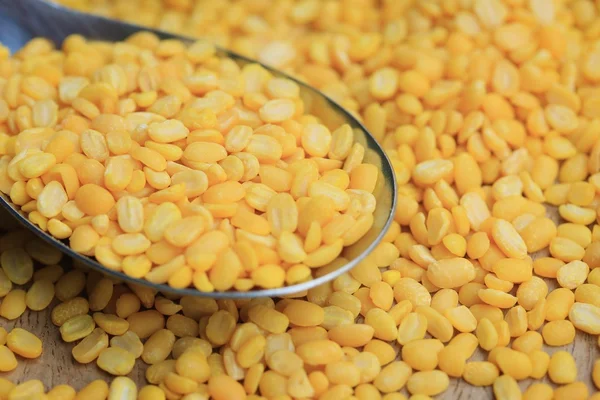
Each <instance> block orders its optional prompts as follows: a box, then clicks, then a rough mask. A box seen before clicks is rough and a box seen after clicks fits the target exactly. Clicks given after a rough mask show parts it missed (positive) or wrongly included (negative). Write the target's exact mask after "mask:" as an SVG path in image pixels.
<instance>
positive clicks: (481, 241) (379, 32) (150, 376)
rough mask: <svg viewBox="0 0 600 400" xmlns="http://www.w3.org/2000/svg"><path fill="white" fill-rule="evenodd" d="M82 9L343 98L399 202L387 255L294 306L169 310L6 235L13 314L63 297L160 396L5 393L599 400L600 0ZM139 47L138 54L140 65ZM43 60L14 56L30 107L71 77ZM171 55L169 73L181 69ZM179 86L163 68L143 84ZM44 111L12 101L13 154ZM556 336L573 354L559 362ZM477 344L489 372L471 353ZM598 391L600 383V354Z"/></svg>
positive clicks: (25, 389) (111, 365)
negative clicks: (587, 344) (470, 392)
mask: <svg viewBox="0 0 600 400" xmlns="http://www.w3.org/2000/svg"><path fill="white" fill-rule="evenodd" d="M64 3H66V4H68V5H70V6H73V7H77V8H82V9H85V10H89V11H92V12H96V13H101V14H105V15H109V16H113V17H116V18H120V19H127V20H129V21H133V22H137V23H142V24H146V25H152V26H156V27H159V28H161V29H166V30H172V31H177V32H181V33H185V34H188V35H193V36H196V37H203V38H208V39H211V40H215V41H216V42H217V43H219V44H221V45H224V46H227V47H229V48H232V49H234V50H236V51H239V52H242V53H244V54H247V55H250V56H252V57H255V58H257V59H258V60H260V61H262V62H265V63H267V64H270V65H273V66H275V67H277V68H281V69H284V70H286V71H290V72H292V73H294V74H295V76H298V77H299V78H301V79H304V80H305V81H306V82H308V83H309V84H311V85H313V86H315V87H317V88H319V89H321V90H323V91H324V92H325V93H327V94H328V95H329V96H331V97H332V98H334V99H335V100H337V101H338V102H339V103H340V104H342V105H343V106H344V107H346V108H347V109H348V110H350V111H351V112H353V113H354V114H356V115H357V116H360V118H361V119H362V120H363V122H364V123H365V124H366V125H367V127H368V128H369V129H370V131H371V132H372V133H373V134H374V136H375V137H376V138H377V139H378V140H379V141H380V143H381V144H382V145H383V147H384V148H385V150H386V152H387V154H388V156H389V157H390V158H391V160H392V163H393V167H394V169H395V172H396V179H397V183H398V185H399V190H398V195H399V203H398V212H397V214H396V216H395V223H394V224H393V226H392V227H391V229H390V230H389V232H388V233H387V235H386V237H385V239H384V241H383V243H381V244H380V245H379V246H378V247H377V249H376V250H375V251H374V252H373V254H372V255H371V256H370V257H369V258H368V259H367V260H366V261H364V262H363V263H361V264H360V265H359V266H358V267H357V268H355V269H353V270H352V271H351V272H349V273H347V274H344V275H342V276H340V277H339V278H337V279H336V280H335V281H333V282H331V283H328V284H325V285H322V286H320V287H317V288H315V289H311V290H309V291H308V292H307V293H301V294H298V297H296V298H294V299H291V298H290V299H269V298H263V299H256V300H252V301H230V300H219V301H215V300H210V299H198V298H191V297H183V298H181V299H174V298H167V297H163V296H162V295H160V294H156V293H154V292H152V291H151V290H149V289H147V288H143V287H138V286H127V285H123V284H120V283H117V282H112V281H111V280H108V279H102V278H100V277H98V276H96V275H95V274H93V273H90V274H87V275H86V272H85V271H82V270H79V269H73V270H70V271H69V272H67V273H64V270H63V268H61V267H58V266H56V265H55V264H56V263H58V261H55V260H56V258H58V259H60V255H57V254H56V253H55V252H53V251H52V250H49V249H48V248H47V247H44V246H40V242H38V241H35V240H34V241H33V242H32V238H31V236H30V235H28V234H26V233H24V232H22V231H15V232H11V233H8V234H6V235H5V236H3V237H2V238H1V239H0V250H2V253H1V254H0V263H1V264H2V267H3V269H4V270H5V271H6V274H5V275H6V277H5V276H4V274H2V275H0V290H1V291H0V296H2V303H1V304H0V316H2V317H4V318H10V319H16V318H18V317H19V316H20V315H21V314H22V313H23V312H24V311H25V310H26V308H30V309H32V310H35V309H36V308H37V309H43V308H44V307H47V306H48V304H49V303H50V301H51V299H52V297H54V296H56V298H58V300H60V301H61V303H60V304H59V305H58V306H56V307H55V308H54V309H53V311H52V317H53V322H54V323H55V324H56V325H58V326H60V330H61V335H62V338H63V339H64V340H65V341H67V342H73V343H77V344H76V346H75V347H73V357H74V358H75V359H76V360H77V361H78V362H83V363H91V362H95V363H96V364H97V365H98V367H99V368H101V369H103V370H105V371H108V372H109V373H111V374H113V375H127V373H128V372H129V371H131V370H132V368H133V367H134V364H135V362H136V361H135V360H136V359H137V358H142V362H144V363H146V364H150V367H149V368H148V369H147V373H146V379H147V381H148V383H149V385H147V386H145V387H143V388H142V387H139V388H136V384H135V383H134V382H133V381H132V380H130V379H129V378H126V377H122V376H121V377H119V378H116V379H114V380H113V381H112V382H111V383H110V384H107V383H105V382H104V381H94V382H91V383H90V384H89V385H88V386H87V387H85V388H83V389H81V390H80V391H79V392H78V393H77V394H76V392H75V390H74V389H72V388H70V387H67V386H59V387H56V388H45V387H44V386H43V384H42V383H41V382H40V381H37V380H32V381H28V382H15V383H14V384H18V386H16V387H14V388H13V386H14V384H13V383H10V382H9V381H6V380H2V379H0V399H2V400H4V398H6V399H8V400H16V399H23V398H28V399H29V398H31V399H33V398H40V399H52V400H53V399H73V398H77V399H81V400H83V399H93V400H95V399H96V398H98V399H105V398H107V397H108V396H109V394H110V396H111V398H120V399H136V396H137V398H139V399H140V400H148V399H164V398H167V399H183V400H198V399H207V398H212V399H215V400H237V399H244V398H248V399H268V400H270V399H313V398H314V399H319V400H338V399H358V400H370V399H375V400H377V399H382V400H402V399H406V398H412V399H414V400H417V399H421V400H422V399H427V398H430V397H433V396H436V395H438V394H440V393H443V392H444V391H445V390H446V389H447V388H448V387H449V385H450V380H451V379H462V380H464V381H465V382H466V383H468V384H470V385H474V386H489V387H491V388H492V390H493V393H494V395H495V397H496V398H497V399H500V400H509V399H521V398H523V399H527V400H537V399H541V400H544V399H553V398H554V399H565V400H578V399H587V398H591V399H594V400H595V399H598V398H600V395H598V394H595V395H592V394H591V393H590V390H591V389H592V388H590V387H588V386H587V385H586V384H585V383H584V382H583V381H584V380H586V381H587V380H588V377H585V376H582V373H581V371H577V367H576V363H575V360H574V359H573V356H572V355H571V354H570V353H569V352H567V351H564V349H565V348H566V347H565V346H567V345H569V344H571V343H572V342H573V341H574V339H575V334H576V330H579V331H583V332H585V333H587V334H589V335H594V337H597V336H598V335H600V272H598V271H600V269H598V267H599V266H600V225H599V224H598V213H597V210H598V209H599V206H600V196H599V193H600V119H599V117H598V116H599V115H600V88H598V83H599V82H600V41H599V40H600V18H598V17H599V14H600V3H599V2H598V1H595V2H594V1H592V0H504V1H501V0H418V1H410V0H406V1H405V0H381V1H375V0H341V1H338V0H325V1H318V0H299V1H293V0H284V1H277V2H271V1H268V0H239V1H219V2H216V1H209V0H196V1H192V0H164V1H159V0H152V1H150V0H147V1H141V0H140V1H93V2H92V1H77V0H69V1H64ZM141 37H143V38H148V36H147V35H146V36H141ZM138 38H139V37H138ZM77 40H79V39H77ZM83 43H85V42H83ZM167 43H172V42H167ZM157 46H158V47H161V46H164V47H169V46H171V44H168V45H167V44H164V42H161V43H159V44H158V45H157ZM197 46H206V45H205V44H198V45H197ZM116 48H117V46H114V49H115V51H116ZM97 50H98V51H99V52H100V53H101V56H93V55H92V54H90V53H92V52H90V53H87V52H85V53H84V54H78V55H73V57H71V58H70V59H68V60H65V63H66V64H65V66H66V65H69V68H73V70H74V71H77V73H76V74H74V75H86V74H91V73H92V72H91V71H93V69H94V68H96V67H95V65H96V64H94V63H96V62H103V61H104V60H105V58H104V57H107V54H105V53H104V52H105V51H108V50H107V47H106V45H102V46H100V48H99V49H97ZM129 50H130V47H128V46H125V47H122V48H119V54H120V56H122V57H124V58H125V59H126V60H127V61H126V62H129V59H128V58H127V57H128V55H129V54H130V52H129ZM57 54H58V53H57V52H55V51H50V52H49V53H48V55H47V56H48V57H50V58H52V57H59V55H57ZM145 54H146V53H145ZM25 56H26V53H22V54H21V56H20V57H21V58H17V59H14V58H13V59H9V58H6V59H5V60H4V61H3V62H1V63H0V76H1V77H2V79H0V88H1V89H0V92H1V93H2V94H3V95H2V97H3V98H5V101H7V100H6V95H7V94H9V93H14V92H15V90H18V89H19V88H20V89H21V91H24V93H25V96H27V97H21V100H19V98H17V100H15V103H14V104H21V103H20V102H23V104H24V105H27V104H28V103H27V101H28V99H29V98H30V97H31V96H30V94H31V93H37V92H35V91H31V90H30V91H29V92H27V90H28V88H27V85H26V86H25V87H23V86H22V84H23V82H25V76H29V75H33V76H36V77H39V78H41V79H42V80H48V82H52V79H59V78H60V76H58V75H55V74H54V73H53V72H48V71H52V69H50V68H46V65H44V68H42V67H40V66H39V64H36V60H37V61H39V58H38V57H36V56H35V54H33V55H31V57H25ZM171 56H172V55H171ZM171 56H169V55H167V56H166V61H165V62H166V64H167V65H168V68H166V71H162V72H161V74H163V73H164V74H171V73H177V71H179V69H178V68H179V67H180V66H178V64H177V65H172V64H170V63H169V62H168V60H169V59H170V57H171ZM28 59H31V61H28ZM67 61H68V63H67ZM101 65H104V64H101ZM228 68H229V66H227V67H226V68H225V67H224V69H225V70H226V72H229V69H228ZM16 70H19V71H23V72H22V74H23V75H24V76H22V77H21V78H20V79H21V81H18V82H17V81H16V79H15V78H14V76H15V73H14V72H15V71H16ZM217 70H218V71H219V72H222V70H221V69H217ZM25 71H30V72H27V73H25ZM36 73H37V75H36ZM127 73H133V71H128V72H127ZM137 73H139V74H142V70H140V71H137ZM161 74H158V75H151V74H149V73H148V72H144V73H143V74H142V75H141V76H142V77H143V78H142V82H144V84H148V85H151V84H154V83H156V81H155V79H159V78H160V77H161V76H162V75H161ZM219 76H220V75H219ZM98 79H101V80H102V81H104V79H106V81H104V82H105V83H106V84H107V86H106V87H109V86H111V85H113V84H114V83H115V82H118V81H119V78H118V77H117V76H115V75H113V72H110V71H107V72H105V74H103V75H102V78H98ZM92 80H94V78H93V77H92ZM36 81H38V82H39V80H36ZM152 82H154V83H152ZM46 86H48V87H49V86H51V87H52V88H55V86H52V85H46ZM113 89H114V90H118V89H115V86H113ZM169 90H173V92H169V95H173V94H172V93H179V90H178V87H173V88H169ZM50 92H51V91H50V90H49V93H50ZM27 93H29V94H27ZM159 93H161V92H160V90H159V91H158V93H157V95H158V94H159ZM166 93H167V92H165V94H166ZM58 95H59V96H60V93H59V94H58ZM157 97H158V96H157ZM149 98H150V100H152V97H149ZM203 98H205V97H203ZM102 99H103V97H102V96H100V97H99V98H96V99H95V101H97V102H99V104H98V105H96V107H103V106H104V103H103V100H102ZM132 100H133V102H134V103H135V104H136V105H137V104H138V102H139V101H150V100H148V99H147V98H146V97H145V96H141V95H140V96H139V97H134V98H133V99H132ZM254 100H255V99H253V101H254ZM155 101H156V100H155ZM92 103H93V102H92ZM127 103H131V102H130V101H127ZM8 104H9V103H8V101H7V105H8ZM85 104H86V105H87V103H85ZM78 107H79V106H78ZM45 109H46V108H45V106H44V108H43V110H45ZM73 109H74V110H75V112H74V113H73V114H71V115H59V116H57V121H58V118H61V121H62V119H64V118H69V119H71V120H72V121H71V123H70V125H69V126H71V127H72V128H70V129H72V130H73V131H75V132H82V130H80V129H81V127H82V126H84V127H85V129H88V128H90V127H88V126H87V125H86V124H84V121H85V119H86V118H88V117H86V116H85V114H83V113H82V111H83V112H86V111H87V110H86V108H85V107H81V108H79V109H76V108H73ZM0 110H1V108H0ZM24 110H25V108H22V109H21V111H19V108H16V109H15V108H12V107H11V108H10V112H9V109H8V107H6V110H5V111H4V113H5V114H6V115H7V117H6V118H5V122H3V123H2V125H0V130H5V131H6V138H5V144H8V143H9V141H10V137H12V136H13V134H11V133H12V132H13V131H11V129H13V128H11V127H10V125H9V122H8V121H12V122H10V123H11V124H13V126H23V125H22V124H24V123H25V124H26V123H28V122H29V121H31V122H33V121H34V120H35V121H40V120H41V121H47V120H45V119H43V118H42V116H40V114H37V113H39V110H38V111H37V112H36V113H34V111H35V110H34V109H31V115H30V114H28V111H24ZM10 115H12V117H9V116H10ZM33 115H38V117H36V118H35V119H34V118H33ZM42 115H46V114H43V113H42ZM38 118H40V119H38ZM165 118H166V117H165ZM19 124H21V125H19ZM25 126H26V125H25ZM91 129H94V128H93V127H91ZM287 129H290V128H288V127H284V128H283V130H284V132H286V133H289V132H287ZM217 131H219V130H218V129H217ZM219 133H220V131H219ZM133 134H134V135H137V134H139V132H138V133H136V132H134V133H133ZM217 136H218V135H217ZM134 137H135V136H134ZM35 139H38V137H37V136H36V137H35ZM28 140H34V138H31V139H28ZM40 140H42V141H43V140H44V139H40ZM134 141H135V139H134ZM15 144H16V143H15ZM86 158H87V155H86ZM338 168H339V167H338ZM342 169H343V166H342ZM86 173H89V175H90V176H97V175H95V174H98V172H97V170H96V169H93V168H90V171H89V172H86ZM336 178H337V177H336ZM60 179H63V182H64V178H62V177H61V178H60ZM42 183H43V182H42ZM32 185H33V184H32ZM32 189H35V188H30V190H32ZM160 190H162V189H160ZM24 192H25V193H27V188H25V189H24ZM24 204H26V203H23V205H24ZM557 216H558V217H560V220H559V219H558V218H557ZM40 220H42V219H40ZM109 220H110V221H112V220H111V219H110V218H109ZM223 220H224V221H225V220H229V218H227V217H225V218H223ZM90 224H91V222H90ZM227 224H231V225H229V226H233V223H232V222H231V221H229V222H228V223H225V225H227ZM97 225H98V222H96V226H97ZM91 227H92V228H93V229H94V230H95V227H94V225H93V224H92V225H91ZM221 228H222V227H218V228H217V229H216V231H219V230H221V231H222V230H223V229H229V228H222V229H221ZM234 239H237V238H235V237H234ZM322 240H323V241H325V240H326V237H325V236H323V237H322ZM252 247H253V248H254V249H256V248H259V249H260V247H256V246H252ZM167 248H168V246H165V247H164V249H167ZM40 249H41V250H40ZM164 249H162V248H161V249H159V250H160V251H158V252H157V253H158V254H163V251H164ZM7 252H8V255H5V254H6V253H7ZM269 254H272V253H269ZM534 254H535V255H534ZM146 256H147V257H149V256H148V255H147V254H146ZM32 260H35V262H34V261H32ZM5 264H6V265H8V268H7V267H6V266H5ZM15 264H18V265H19V266H21V268H15V267H14V265H15ZM34 264H39V265H38V267H41V269H38V270H37V271H36V272H35V274H34ZM43 265H45V266H43ZM42 266H43V267H42ZM123 268H125V266H123ZM17 271H18V272H17ZM42 271H44V272H42ZM36 274H37V277H36ZM11 275H12V276H11ZM32 276H33V280H34V283H33V284H32V285H31V286H28V285H29V284H28V283H27V282H29V281H30V280H31V279H32ZM11 282H12V283H11ZM38 282H43V283H38ZM13 284H15V287H14V289H12V290H11V288H12V287H13ZM20 285H26V286H24V288H25V289H27V290H26V291H25V290H24V289H21V286H20ZM234 288H235V286H234ZM215 289H216V288H215ZM236 289H238V288H236ZM32 292H33V293H32ZM30 293H31V294H30ZM109 294H110V296H109ZM49 299H50V300H49ZM30 303H31V304H30ZM8 335H12V336H11V337H12V340H9V339H3V337H4V334H3V333H0V341H4V340H7V346H1V347H0V354H1V355H4V357H2V358H0V359H1V360H5V359H6V360H9V361H8V362H6V363H2V364H0V369H12V368H14V366H15V364H16V362H18V361H17V358H18V359H20V358H21V357H27V356H35V355H36V354H38V352H39V342H38V341H37V340H36V339H35V338H33V337H31V336H30V335H28V334H27V333H25V332H23V331H19V330H17V332H15V333H13V331H11V332H10V333H8ZM19 339H21V340H22V341H21V342H20V341H19ZM22 343H26V345H23V344H22ZM548 346H551V347H557V348H558V349H560V350H559V351H554V352H552V355H549V354H548V353H547V352H546V350H547V349H548ZM478 348H479V349H481V350H483V351H484V353H485V354H486V357H485V361H479V360H477V361H475V360H474V359H473V358H472V356H473V354H474V352H475V351H476V350H477V352H479V351H480V350H478ZM13 353H14V354H16V355H17V356H16V358H14V359H13V358H12V356H11V354H13ZM528 378H533V379H535V380H542V379H543V380H545V381H546V382H548V379H549V381H550V382H552V385H550V384H547V383H533V384H531V385H530V386H529V387H528V388H527V389H526V390H525V391H524V393H521V389H520V387H519V385H518V382H520V381H522V380H525V379H528ZM67 379H68V378H67V377H65V381H66V380H67ZM592 381H593V382H594V384H595V385H596V387H597V388H600V360H599V361H596V363H595V364H594V368H593V373H592ZM78 389H80V388H78ZM138 389H139V391H138ZM45 391H49V392H47V394H46V395H45V396H44V394H43V393H45ZM28 396H29V397H28ZM588 396H591V397H588Z"/></svg>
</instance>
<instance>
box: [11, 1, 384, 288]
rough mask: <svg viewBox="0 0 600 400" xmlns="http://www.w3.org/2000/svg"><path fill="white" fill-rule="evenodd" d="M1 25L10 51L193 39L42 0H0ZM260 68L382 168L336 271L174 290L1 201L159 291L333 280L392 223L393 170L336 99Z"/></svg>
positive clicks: (61, 245) (85, 260) (87, 261)
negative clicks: (37, 40) (371, 203)
mask: <svg viewBox="0 0 600 400" xmlns="http://www.w3.org/2000/svg"><path fill="white" fill-rule="evenodd" d="M0 27H1V28H0V42H1V43H3V44H4V45H5V46H8V47H9V48H10V50H11V51H12V52H15V51H17V50H18V49H20V48H21V47H22V46H23V45H24V44H25V43H26V42H27V41H28V40H30V39H32V38H34V37H40V36H41V37H45V38H47V39H49V40H51V41H53V42H54V43H55V44H56V45H57V46H60V45H61V43H62V42H63V40H64V39H65V38H66V37H67V36H69V35H71V34H80V35H83V36H85V37H87V38H88V39H95V40H103V41H122V40H124V39H125V38H127V37H128V36H130V35H132V34H133V33H135V32H138V31H140V30H145V31H150V32H153V33H155V34H156V35H158V36H159V37H160V38H161V39H168V38H175V39H179V40H182V41H183V42H187V43H191V42H193V39H191V38H186V37H182V36H178V35H173V34H170V33H167V32H163V31H159V30H155V29H150V28H146V27H141V26H137V25H132V24H128V23H124V22H120V21H116V20H112V19H108V18H104V17H100V16H95V15H91V14H84V13H81V12H78V11H74V10H71V9H68V8H65V7H63V6H60V5H57V4H54V3H49V2H47V1H44V0H0ZM218 54H219V55H220V56H225V57H229V58H231V59H233V60H235V61H236V62H237V63H238V64H240V65H244V64H247V63H257V64H258V62H257V61H255V60H251V59H249V58H247V57H244V56H241V55H239V54H235V53H233V52H231V51H228V50H225V49H218ZM263 67H264V68H266V69H268V70H269V71H271V73H273V75H275V76H280V77H286V78H288V79H292V80H294V81H295V82H296V83H297V84H298V85H299V86H300V92H301V96H302V98H303V99H304V102H305V104H306V111H307V112H310V113H312V114H313V115H315V116H317V117H319V118H320V119H321V120H322V122H323V123H324V124H325V125H327V126H328V127H330V128H332V129H334V128H337V127H339V126H340V125H342V124H344V123H346V124H349V125H350V126H351V127H352V129H353V131H354V137H355V141H357V142H358V143H361V144H362V145H363V146H364V147H365V162H368V163H370V164H374V165H376V166H377V167H378V169H379V170H380V176H379V179H378V182H377V186H376V189H375V191H374V195H375V196H376V198H377V207H376V210H375V214H374V217H375V218H374V220H375V222H374V224H373V227H372V228H371V230H370V231H369V232H367V234H366V235H365V236H364V237H363V238H362V239H361V240H359V241H358V242H357V243H355V244H354V245H352V246H349V247H346V248H345V249H344V252H343V256H344V257H345V258H347V259H348V260H349V262H348V263H346V264H343V265H341V266H339V268H337V269H336V270H334V271H332V272H329V273H327V274H325V275H323V276H320V277H318V278H314V279H311V280H309V281H306V282H303V283H300V284H296V285H293V286H286V287H281V288H277V289H267V290H251V291H248V292H237V291H226V292H212V293H204V292H200V291H198V290H196V289H193V288H187V289H173V288H171V287H170V286H168V285H160V284H153V283H150V282H148V281H146V280H144V279H135V278H131V277H129V276H127V275H126V274H124V273H122V272H118V271H113V270H110V269H108V268H105V267H104V266H102V265H101V264H100V263H98V262H97V261H96V260H95V259H93V258H90V257H86V256H84V255H82V254H79V253H76V252H74V251H73V250H71V248H69V246H68V245H67V244H66V243H65V242H63V241H60V240H57V239H55V238H54V237H52V236H51V235H49V234H48V233H46V232H44V231H43V230H41V229H40V228H38V227H37V226H36V225H34V224H33V223H31V222H30V221H29V220H28V219H27V218H26V217H25V216H24V215H23V214H22V213H21V212H20V211H19V209H18V207H16V206H14V205H13V204H12V203H11V202H10V199H9V198H8V197H7V196H5V195H2V196H0V205H1V206H2V207H3V208H5V209H6V210H7V211H8V212H9V213H10V214H11V215H12V216H14V217H15V218H17V219H18V220H19V222H20V223H21V224H23V225H25V226H26V227H27V228H28V229H29V230H31V231H32V232H33V233H35V234H36V235H37V236H38V237H40V238H41V239H43V240H44V241H46V242H48V243H50V244H51V245H52V246H55V247H57V248H58V249H60V250H61V251H62V252H63V253H65V254H67V255H69V256H70V257H72V258H73V259H75V260H77V261H79V262H80V263H82V264H84V265H86V266H88V267H90V268H92V269H94V270H96V271H99V272H101V273H103V274H105V275H108V276H111V277H113V278H117V279H120V280H122V281H125V282H129V283H135V284H142V285H145V286H150V287H152V288H154V289H156V290H158V291H161V292H167V293H171V294H176V295H187V296H201V297H211V298H233V299H236V298H237V299H239V298H254V297H267V296H268V297H281V296H286V295H292V294H294V293H299V292H302V291H305V290H307V289H310V288H313V287H315V286H318V285H320V284H323V283H325V282H328V281H331V280H333V279H335V278H336V277H338V276H339V275H341V274H343V273H344V272H347V271H349V270H350V269H352V268H353V267H354V266H356V265H357V264H358V263H360V262H361V261H362V260H363V259H364V258H365V257H367V255H368V254H369V253H370V252H371V251H372V250H373V249H374V248H375V246H377V244H378V243H379V242H380V241H381V239H382V238H383V236H384V235H385V233H386V231H387V229H388V227H389V226H390V224H391V222H392V220H393V217H394V213H395V208H396V180H395V177H394V172H393V169H392V167H391V164H390V161H389V160H388V158H387V156H386V155H385V153H384V152H383V150H382V148H381V147H380V146H379V144H378V143H377V142H376V141H375V139H374V138H373V137H372V136H371V134H370V133H369V132H368V131H367V130H366V128H365V127H364V126H363V125H362V124H361V123H360V122H358V121H357V120H356V119H355V118H354V117H353V116H352V115H351V114H349V113H348V112H347V111H345V110H344V109H343V108H342V107H340V106H339V105H338V104H337V103H335V102H334V101H333V100H331V99H329V98H328V97H327V96H325V95H324V94H322V93H321V92H319V91H318V90H316V89H314V88H312V87H310V86H308V85H306V84H305V83H302V82H300V81H298V80H296V79H294V78H292V77H290V76H288V75H286V74H284V73H282V72H279V71H277V70H274V69H273V68H270V67H268V66H265V65H263Z"/></svg>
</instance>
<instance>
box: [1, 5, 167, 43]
mask: <svg viewBox="0 0 600 400" xmlns="http://www.w3.org/2000/svg"><path fill="white" fill-rule="evenodd" d="M0 25H1V26H2V29H1V30H0V41H1V42H2V43H4V44H5V45H7V46H8V47H9V48H10V49H11V50H13V51H15V50H17V49H19V48H20V47H22V46H23V45H24V44H25V43H26V42H27V41H28V40H30V39H32V38H34V37H38V36H42V37H45V38H47V39H49V40H51V41H52V42H54V43H56V44H57V45H60V44H61V43H62V42H63V40H64V39H65V38H66V37H67V36H69V35H72V34H80V35H83V36H85V37H86V38H88V39H101V40H106V41H120V40H123V38H125V37H127V36H130V35H132V34H133V33H135V32H137V31H139V30H140V27H139V26H135V25H132V24H128V23H125V22H122V21H117V20H113V19H109V18H105V17H102V16H98V15H92V14H86V13H82V12H79V11H76V10H71V9H69V8H66V7H63V6H61V5H59V4H55V3H51V2H49V1H46V0H0ZM144 29H145V30H148V31H152V32H154V33H156V34H157V35H158V36H159V37H161V38H165V37H173V35H168V34H165V33H164V32H160V31H157V30H154V29H151V28H144Z"/></svg>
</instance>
